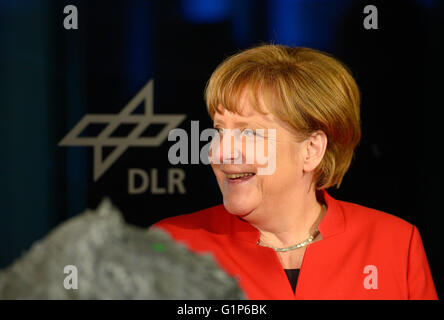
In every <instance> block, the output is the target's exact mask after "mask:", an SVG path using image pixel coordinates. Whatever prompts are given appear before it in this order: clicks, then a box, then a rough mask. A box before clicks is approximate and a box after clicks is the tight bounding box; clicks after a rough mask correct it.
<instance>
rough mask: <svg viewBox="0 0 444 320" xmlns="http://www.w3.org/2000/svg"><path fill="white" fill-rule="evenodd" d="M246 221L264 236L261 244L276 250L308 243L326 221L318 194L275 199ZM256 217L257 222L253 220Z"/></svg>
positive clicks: (309, 193) (294, 195) (311, 192)
mask: <svg viewBox="0 0 444 320" xmlns="http://www.w3.org/2000/svg"><path fill="white" fill-rule="evenodd" d="M271 200H272V201H270V202H269V205H267V204H264V205H263V206H261V208H258V209H256V210H255V211H256V214H254V215H249V217H251V219H246V220H247V221H248V222H249V223H250V224H251V225H252V226H254V227H255V228H256V229H258V230H259V232H260V233H261V242H263V243H266V244H267V245H270V246H273V247H288V246H291V245H294V244H295V243H299V242H301V241H304V240H306V239H307V238H308V237H309V236H310V235H312V234H313V232H314V231H315V229H316V227H317V226H318V225H319V223H320V220H321V219H322V218H323V215H322V213H323V207H322V204H321V203H320V202H319V201H318V199H317V198H316V191H315V190H310V192H308V193H306V192H302V193H301V192H299V193H292V194H286V195H284V196H280V197H279V199H271ZM252 217H254V218H252Z"/></svg>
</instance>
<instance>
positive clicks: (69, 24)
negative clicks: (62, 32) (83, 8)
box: [63, 4, 79, 30]
mask: <svg viewBox="0 0 444 320" xmlns="http://www.w3.org/2000/svg"><path fill="white" fill-rule="evenodd" d="M63 13H65V14H68V15H67V16H66V17H65V19H63V27H64V28H65V29H66V30H70V29H78V28H79V15H78V11H77V7H76V6H74V5H72V4H70V5H67V6H65V8H64V9H63Z"/></svg>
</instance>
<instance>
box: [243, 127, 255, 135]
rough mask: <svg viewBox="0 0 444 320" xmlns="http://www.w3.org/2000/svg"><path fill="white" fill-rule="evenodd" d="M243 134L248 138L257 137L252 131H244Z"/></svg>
mask: <svg viewBox="0 0 444 320" xmlns="http://www.w3.org/2000/svg"><path fill="white" fill-rule="evenodd" d="M242 134H243V135H244V136H246V137H253V136H254V135H255V132H254V131H253V130H252V129H244V130H243V131H242Z"/></svg>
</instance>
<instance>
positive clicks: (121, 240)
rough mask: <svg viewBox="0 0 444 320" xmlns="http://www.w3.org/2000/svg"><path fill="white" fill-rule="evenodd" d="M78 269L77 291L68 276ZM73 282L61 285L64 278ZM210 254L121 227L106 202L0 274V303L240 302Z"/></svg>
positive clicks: (117, 215) (59, 229)
mask: <svg viewBox="0 0 444 320" xmlns="http://www.w3.org/2000/svg"><path fill="white" fill-rule="evenodd" d="M67 265H73V266H75V267H76V268H77V279H78V288H77V289H66V288H65V286H64V283H65V284H66V283H70V284H73V279H72V278H71V277H72V276H73V273H71V272H69V273H68V272H67V273H64V268H65V266H67ZM68 276H69V277H70V278H71V279H68V280H67V279H66V278H67V277H68ZM243 298H244V295H243V293H242V291H241V290H240V289H239V287H238V285H237V281H236V279H234V278H232V277H229V276H228V275H227V274H226V273H225V272H224V271H222V270H221V269H220V268H219V267H218V266H217V265H216V263H215V262H214V260H213V257H211V256H210V255H198V254H194V253H192V252H190V251H188V250H187V249H186V247H185V246H184V245H182V244H179V243H176V242H174V241H172V240H171V238H170V237H169V235H168V234H166V233H165V232H163V231H162V230H160V229H156V228H152V229H150V230H149V231H147V230H146V229H142V228H138V227H136V226H132V225H128V224H126V223H125V221H124V219H123V218H122V216H121V214H120V212H119V211H118V210H117V209H116V208H115V207H113V206H112V204H111V202H110V201H109V200H108V199H104V200H103V201H102V203H101V204H100V205H99V207H98V209H97V210H96V211H93V210H87V211H85V212H84V213H82V214H79V215H77V216H75V217H73V218H71V219H69V220H67V221H66V222H64V223H62V224H61V225H59V226H58V227H56V228H55V229H54V230H53V231H51V232H50V233H49V234H48V235H47V236H46V237H45V238H44V239H42V240H40V241H37V242H36V243H34V244H33V246H32V247H31V248H30V250H29V251H28V252H26V253H25V254H24V255H23V256H22V257H21V258H19V259H17V260H16V261H15V262H14V263H12V264H11V265H10V266H9V267H8V268H7V269H5V270H3V271H0V299H243Z"/></svg>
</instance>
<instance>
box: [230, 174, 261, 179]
mask: <svg viewBox="0 0 444 320" xmlns="http://www.w3.org/2000/svg"><path fill="white" fill-rule="evenodd" d="M252 175H254V173H235V174H227V177H228V179H237V178H242V177H247V176H252Z"/></svg>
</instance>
